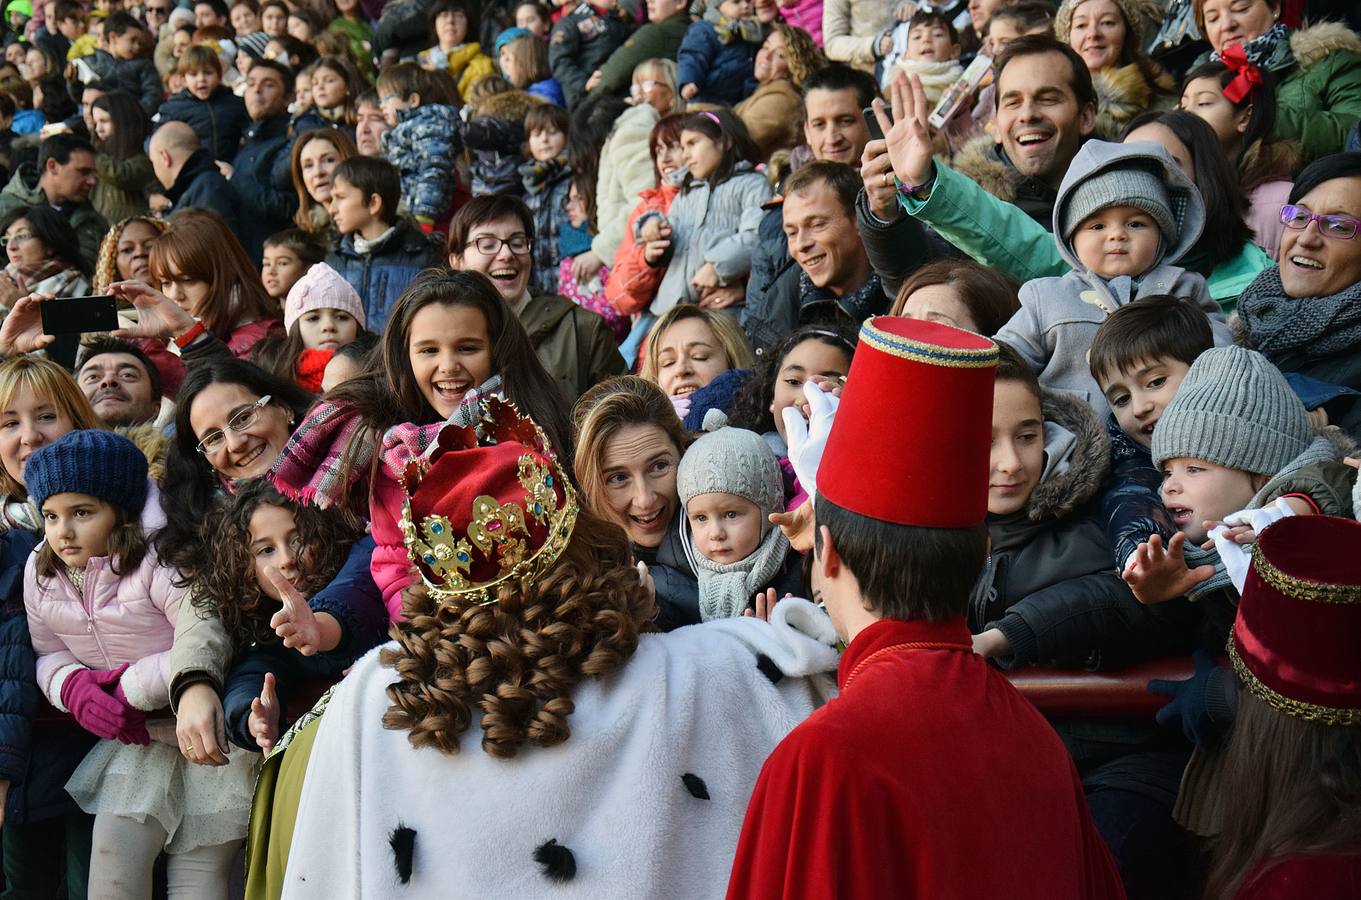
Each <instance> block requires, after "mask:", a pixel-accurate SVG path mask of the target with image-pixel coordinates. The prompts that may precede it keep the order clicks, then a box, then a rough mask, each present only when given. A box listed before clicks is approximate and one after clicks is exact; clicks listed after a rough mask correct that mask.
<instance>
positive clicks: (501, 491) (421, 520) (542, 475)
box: [401, 397, 577, 605]
mask: <svg viewBox="0 0 1361 900" xmlns="http://www.w3.org/2000/svg"><path fill="white" fill-rule="evenodd" d="M403 487H404V488H405V490H406V494H407V496H406V499H405V501H404V502H403V504H402V521H401V526H402V535H403V538H404V539H405V542H406V547H407V553H408V555H409V556H410V558H411V562H412V564H414V565H415V566H416V568H417V570H418V571H419V572H420V575H421V580H422V581H424V582H425V586H426V589H427V590H428V591H429V592H430V595H431V596H432V597H434V598H435V599H436V600H437V601H439V602H443V603H458V602H465V601H466V602H473V603H479V604H483V605H485V604H488V603H494V602H496V598H497V593H498V591H499V590H500V588H501V586H502V585H503V584H507V583H511V582H526V581H534V580H536V579H538V578H539V577H541V576H542V575H543V574H544V573H545V572H547V571H548V570H549V569H550V568H552V566H553V564H554V563H555V562H557V559H558V557H559V556H561V555H562V551H563V549H564V548H565V547H566V546H567V542H568V541H569V540H570V538H571V536H572V528H573V526H575V524H576V519H577V498H576V491H575V490H573V488H572V484H571V482H570V481H569V480H568V478H567V476H566V473H565V472H563V471H562V468H561V467H560V466H559V465H558V462H557V458H556V456H555V455H554V451H553V448H552V445H551V444H550V442H549V440H548V438H547V437H546V436H545V435H544V433H543V431H542V429H540V428H539V427H538V426H537V425H536V424H534V422H533V421H532V420H530V419H527V418H525V417H524V416H522V415H520V413H519V411H518V410H517V409H516V408H515V406H514V405H513V404H511V403H509V402H507V401H504V400H502V399H500V398H499V397H492V398H490V399H489V400H487V402H486V403H485V404H484V406H483V410H482V415H481V417H480V418H479V420H478V421H477V422H476V423H474V424H473V425H470V426H459V425H452V424H451V425H446V426H445V427H444V428H443V429H442V430H441V431H440V433H439V437H438V438H437V439H436V443H435V446H434V447H433V448H432V449H431V451H430V452H429V453H427V454H426V455H425V456H424V457H422V458H421V459H418V460H413V461H412V462H410V463H408V464H407V467H406V472H405V477H404V478H403Z"/></svg>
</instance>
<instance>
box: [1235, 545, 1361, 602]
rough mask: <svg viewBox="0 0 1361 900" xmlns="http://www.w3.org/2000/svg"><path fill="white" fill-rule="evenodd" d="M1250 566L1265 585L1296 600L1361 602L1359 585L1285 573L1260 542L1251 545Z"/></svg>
mask: <svg viewBox="0 0 1361 900" xmlns="http://www.w3.org/2000/svg"><path fill="white" fill-rule="evenodd" d="M1252 567H1253V569H1255V570H1256V571H1257V577H1258V578H1261V579H1262V580H1263V581H1265V582H1266V583H1267V585H1268V586H1269V587H1271V588H1274V589H1275V590H1277V591H1279V592H1281V593H1282V594H1285V595H1286V596H1287V597H1293V598H1295V599H1296V600H1311V601H1313V602H1314V603H1361V585H1355V584H1331V583H1329V582H1326V581H1309V580H1307V579H1304V578H1298V577H1296V576H1294V575H1287V574H1286V573H1285V572H1282V571H1281V570H1280V569H1278V568H1276V567H1275V566H1273V565H1272V564H1271V562H1270V561H1269V560H1268V559H1267V558H1266V554H1265V553H1263V552H1262V545H1261V544H1260V543H1257V544H1253V545H1252Z"/></svg>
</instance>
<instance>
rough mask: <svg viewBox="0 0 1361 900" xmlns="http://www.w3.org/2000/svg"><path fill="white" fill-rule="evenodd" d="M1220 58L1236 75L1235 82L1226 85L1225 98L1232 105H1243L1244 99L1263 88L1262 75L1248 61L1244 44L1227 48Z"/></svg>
mask: <svg viewBox="0 0 1361 900" xmlns="http://www.w3.org/2000/svg"><path fill="white" fill-rule="evenodd" d="M1219 58H1220V59H1221V60H1223V61H1224V65H1226V66H1228V67H1229V71H1230V72H1233V73H1234V76H1233V80H1232V81H1230V82H1229V83H1228V84H1226V85H1224V96H1225V97H1226V98H1228V101H1229V102H1230V103H1233V104H1235V105H1237V104H1239V103H1242V102H1243V98H1244V97H1246V96H1247V95H1248V94H1250V93H1252V92H1253V91H1254V90H1255V89H1257V88H1259V87H1261V86H1262V73H1261V71H1259V70H1258V68H1257V67H1256V66H1255V65H1253V64H1252V63H1251V62H1249V61H1248V55H1247V53H1245V52H1244V50H1243V45H1242V44H1234V45H1233V46H1231V47H1225V48H1224V51H1223V52H1222V53H1220V54H1219Z"/></svg>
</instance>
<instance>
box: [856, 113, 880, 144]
mask: <svg viewBox="0 0 1361 900" xmlns="http://www.w3.org/2000/svg"><path fill="white" fill-rule="evenodd" d="M860 113H861V115H863V116H864V117H865V127H866V128H868V129H869V130H870V140H872V141H882V140H883V139H884V130H883V129H882V128H880V127H879V117H878V116H876V115H875V114H874V107H873V106H867V107H865V108H864V109H862V110H861V111H860Z"/></svg>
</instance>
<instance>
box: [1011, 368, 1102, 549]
mask: <svg viewBox="0 0 1361 900" xmlns="http://www.w3.org/2000/svg"><path fill="white" fill-rule="evenodd" d="M1040 409H1041V411H1042V412H1043V415H1044V454H1045V460H1044V475H1043V476H1041V478H1040V483H1039V484H1038V485H1036V486H1035V489H1034V490H1033V491H1032V492H1031V494H1030V500H1029V501H1028V502H1027V503H1026V517H1027V518H1028V519H1029V520H1030V521H1032V522H1041V521H1044V520H1045V519H1062V518H1064V517H1066V516H1068V515H1070V514H1072V513H1073V512H1075V511H1076V510H1078V509H1080V508H1081V507H1082V506H1083V505H1084V504H1086V503H1087V501H1089V500H1091V499H1092V497H1094V496H1096V492H1097V491H1098V490H1100V489H1101V485H1102V483H1103V482H1104V481H1105V479H1106V473H1107V472H1108V471H1109V470H1110V464H1111V440H1110V435H1109V434H1107V433H1106V426H1105V425H1104V424H1103V423H1102V421H1101V419H1100V418H1099V417H1098V416H1097V414H1096V412H1095V411H1094V410H1093V409H1092V408H1091V407H1089V406H1088V405H1087V404H1086V403H1084V402H1083V401H1082V400H1081V399H1079V398H1078V397H1075V396H1073V395H1072V394H1065V393H1062V392H1059V391H1044V392H1043V393H1042V396H1041V400H1040Z"/></svg>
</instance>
